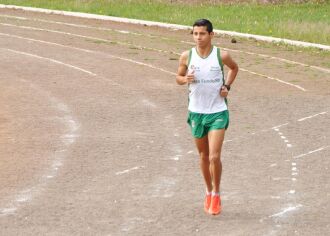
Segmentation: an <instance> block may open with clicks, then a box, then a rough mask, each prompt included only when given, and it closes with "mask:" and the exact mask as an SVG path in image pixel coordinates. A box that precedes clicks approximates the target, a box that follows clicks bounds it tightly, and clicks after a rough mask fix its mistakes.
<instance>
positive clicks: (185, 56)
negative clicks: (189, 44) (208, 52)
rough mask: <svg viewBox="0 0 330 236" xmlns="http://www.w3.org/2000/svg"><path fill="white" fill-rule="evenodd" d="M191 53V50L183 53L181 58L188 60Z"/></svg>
mask: <svg viewBox="0 0 330 236" xmlns="http://www.w3.org/2000/svg"><path fill="white" fill-rule="evenodd" d="M189 53H190V50H186V51H184V52H183V53H181V57H184V58H188V56H189Z"/></svg>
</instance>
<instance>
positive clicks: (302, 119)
mask: <svg viewBox="0 0 330 236" xmlns="http://www.w3.org/2000/svg"><path fill="white" fill-rule="evenodd" d="M327 113H328V112H327V111H324V112H320V113H317V114H315V115H311V116H307V117H304V118H301V119H299V120H298V121H299V122H300V121H304V120H307V119H311V118H314V117H316V116H319V115H324V114H327Z"/></svg>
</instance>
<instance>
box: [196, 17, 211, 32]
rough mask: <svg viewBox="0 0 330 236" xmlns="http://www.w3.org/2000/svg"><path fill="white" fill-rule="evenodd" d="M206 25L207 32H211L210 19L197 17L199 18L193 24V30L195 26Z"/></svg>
mask: <svg viewBox="0 0 330 236" xmlns="http://www.w3.org/2000/svg"><path fill="white" fill-rule="evenodd" d="M201 26H202V27H203V26H204V27H206V30H207V32H209V34H210V33H211V32H213V25H212V23H211V21H209V20H207V19H199V20H196V21H195V23H194V25H193V31H194V28H195V27H201Z"/></svg>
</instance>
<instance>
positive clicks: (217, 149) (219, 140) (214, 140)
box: [207, 129, 226, 155]
mask: <svg viewBox="0 0 330 236" xmlns="http://www.w3.org/2000/svg"><path fill="white" fill-rule="evenodd" d="M225 131H226V130H225V129H215V130H211V131H209V133H208V135H207V136H208V143H209V153H210V154H218V155H220V154H221V148H222V144H223V140H224V138H225Z"/></svg>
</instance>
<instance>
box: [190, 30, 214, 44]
mask: <svg viewBox="0 0 330 236" xmlns="http://www.w3.org/2000/svg"><path fill="white" fill-rule="evenodd" d="M213 35H214V33H213V32H211V33H209V32H208V31H207V28H206V26H195V27H194V28H193V37H194V41H195V43H196V45H197V46H199V47H204V46H207V45H208V44H211V39H212V38H213Z"/></svg>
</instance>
